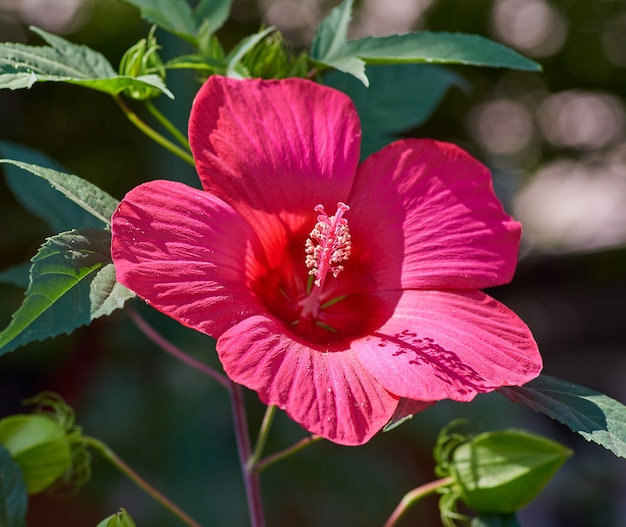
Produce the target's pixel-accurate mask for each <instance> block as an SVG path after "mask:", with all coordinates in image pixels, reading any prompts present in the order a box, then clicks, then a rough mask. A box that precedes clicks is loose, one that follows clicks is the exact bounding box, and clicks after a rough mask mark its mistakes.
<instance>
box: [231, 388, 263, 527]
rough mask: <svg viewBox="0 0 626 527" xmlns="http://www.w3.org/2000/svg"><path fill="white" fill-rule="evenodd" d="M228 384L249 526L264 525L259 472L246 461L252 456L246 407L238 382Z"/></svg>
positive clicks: (257, 526) (259, 526)
mask: <svg viewBox="0 0 626 527" xmlns="http://www.w3.org/2000/svg"><path fill="white" fill-rule="evenodd" d="M229 384H230V386H229V392H230V402H231V407H232V411H233V420H234V427H235V438H236V439H237V451H238V452H239V463H240V464H241V472H242V475H243V483H244V486H245V489H246V498H247V500H248V512H249V513H250V526H251V527H265V519H264V516H263V502H262V499H261V485H260V481H259V474H258V472H256V470H254V466H252V467H251V466H250V463H248V461H249V460H250V458H251V456H252V447H251V445H250V433H249V431H248V419H247V416H246V407H245V404H244V401H243V392H242V390H241V386H239V385H238V384H235V383H234V382H231V383H229Z"/></svg>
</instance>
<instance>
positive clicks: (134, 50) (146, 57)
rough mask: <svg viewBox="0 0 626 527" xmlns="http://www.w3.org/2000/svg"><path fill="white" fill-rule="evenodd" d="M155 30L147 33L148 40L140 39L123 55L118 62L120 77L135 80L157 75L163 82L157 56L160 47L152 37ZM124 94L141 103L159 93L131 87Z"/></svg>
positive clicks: (163, 73) (148, 88)
mask: <svg viewBox="0 0 626 527" xmlns="http://www.w3.org/2000/svg"><path fill="white" fill-rule="evenodd" d="M155 29H156V26H153V27H152V29H151V30H150V33H148V38H142V39H141V40H140V41H139V42H137V44H135V45H134V46H131V47H130V48H129V49H128V50H127V51H126V53H124V56H123V57H122V60H121V61H120V68H119V72H120V75H124V76H126V77H136V78H138V77H142V76H145V75H157V76H158V77H160V78H161V80H165V67H164V66H163V61H162V60H161V57H159V54H158V51H159V49H161V47H160V46H159V45H158V44H157V42H156V38H155V37H154V31H155ZM124 93H125V94H126V95H127V96H128V97H130V98H132V99H136V100H140V101H143V100H146V99H153V98H154V97H157V96H158V95H160V94H161V91H160V90H158V89H156V88H151V87H149V86H132V87H130V88H127V89H126V90H125V91H124Z"/></svg>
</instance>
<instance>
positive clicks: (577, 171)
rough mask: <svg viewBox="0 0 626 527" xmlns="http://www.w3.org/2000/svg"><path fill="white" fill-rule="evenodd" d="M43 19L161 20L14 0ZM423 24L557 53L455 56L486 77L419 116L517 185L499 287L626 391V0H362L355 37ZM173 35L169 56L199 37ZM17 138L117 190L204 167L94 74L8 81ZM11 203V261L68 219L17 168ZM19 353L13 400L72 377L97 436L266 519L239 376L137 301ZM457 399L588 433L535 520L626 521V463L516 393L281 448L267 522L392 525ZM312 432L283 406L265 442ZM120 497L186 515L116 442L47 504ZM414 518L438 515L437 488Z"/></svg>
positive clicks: (279, 11) (203, 518)
mask: <svg viewBox="0 0 626 527" xmlns="http://www.w3.org/2000/svg"><path fill="white" fill-rule="evenodd" d="M336 3H337V2H330V1H318V0H259V1H257V0H235V2H234V7H233V13H232V19H231V21H230V22H229V23H228V24H227V25H226V26H225V27H224V28H223V29H222V30H220V32H219V37H220V39H221V40H222V42H223V43H224V45H225V46H226V47H230V46H232V45H233V44H234V43H235V42H237V41H238V40H240V39H241V38H242V37H243V36H245V35H247V34H250V33H252V32H254V31H256V30H257V29H258V27H259V25H260V23H261V21H265V22H267V23H268V24H274V25H276V26H278V27H279V28H280V29H281V31H282V32H283V34H284V35H285V36H286V38H288V39H289V40H290V42H291V43H292V44H293V46H294V47H295V48H296V49H298V48H301V47H306V45H307V43H308V42H309V41H310V39H311V37H312V34H313V32H314V28H315V26H316V25H317V23H318V22H319V21H320V20H321V19H322V18H323V17H324V16H325V15H326V14H327V13H328V11H329V9H331V8H332V7H333V6H334V5H336ZM30 24H33V25H37V26H40V27H43V28H44V29H47V30H48V31H52V32H56V33H60V34H62V35H64V36H65V37H66V38H68V39H70V40H72V41H74V42H80V43H84V44H86V45H88V46H90V47H92V48H94V49H96V50H98V51H101V52H102V53H103V54H104V55H105V56H106V57H107V58H108V59H109V60H110V61H111V62H112V63H113V64H115V65H117V64H118V63H119V60H120V58H121V56H122V54H123V52H124V51H125V50H126V49H127V48H128V47H129V46H131V45H132V44H134V43H135V42H136V41H137V40H139V39H140V38H143V37H145V36H146V34H147V32H148V29H149V27H148V25H147V24H145V23H144V22H142V21H141V20H140V18H139V16H138V13H137V10H136V9H134V8H132V7H129V6H127V5H125V4H123V3H121V2H119V1H117V0H65V1H60V0H0V40H1V41H19V42H28V43H36V42H37V41H36V40H35V39H34V38H33V35H32V34H31V33H29V32H28V30H27V26H28V25H30ZM421 29H429V30H435V31H462V32H467V33H475V34H480V35H484V36H487V37H489V38H492V39H494V40H497V41H499V42H502V43H504V44H506V45H508V46H510V47H512V48H514V49H516V50H518V51H520V52H521V53H523V54H525V55H526V56H528V57H530V58H533V59H534V60H536V61H538V62H539V63H541V64H542V66H543V70H544V71H543V72H542V73H523V72H510V71H503V70H495V69H478V68H469V67H454V68H452V69H453V70H454V71H455V72H456V73H458V74H460V75H462V76H463V77H464V78H465V79H466V80H467V81H468V85H469V86H471V88H470V89H469V90H460V89H457V88H454V89H452V90H451V91H450V92H449V93H448V95H447V96H446V97H445V99H444V100H443V102H442V104H441V105H440V107H439V108H438V109H437V111H436V112H435V114H434V115H433V116H432V117H431V119H430V120H429V121H428V123H427V124H426V125H424V126H422V127H421V128H419V129H416V130H407V131H406V134H407V135H412V136H417V137H433V138H436V139H441V140H446V141H453V142H455V143H457V144H459V145H461V146H463V147H464V148H466V149H467V150H468V151H470V152H471V153H472V154H473V155H475V156H476V157H478V158H479V159H481V160H482V161H483V162H485V163H486V164H487V165H489V166H490V168H491V169H492V171H493V173H494V179H495V184H496V188H497V191H498V193H499V195H500V197H501V198H502V200H503V201H504V202H505V204H506V206H507V208H508V209H509V211H510V212H511V213H513V214H514V215H515V216H516V218H517V219H519V220H521V221H522V222H523V224H524V244H523V249H522V254H521V257H520V264H519V268H518V273H517V276H516V278H515V279H514V281H513V283H512V284H511V285H509V286H505V287H501V288H498V289H496V290H493V291H490V293H491V294H493V295H494V296H496V297H497V298H499V299H501V300H502V301H504V302H505V303H506V304H507V305H509V306H510V307H512V308H513V309H514V310H516V311H517V312H518V313H519V314H520V316H521V317H522V318H523V319H524V320H525V321H526V322H527V323H528V324H529V326H530V327H531V329H532V330H533V332H534V334H535V336H536V339H537V341H538V342H539V345H540V347H541V350H542V353H543V356H544V360H545V369H544V371H545V372H546V373H547V374H549V375H553V376H556V377H560V378H563V379H566V380H570V381H573V382H576V383H579V384H583V385H585V386H588V387H591V388H594V389H597V390H599V391H602V392H605V393H607V394H609V395H611V396H613V397H615V398H617V399H619V400H620V401H623V402H626V382H624V378H625V377H626V357H625V355H624V349H625V347H626V320H625V318H626V315H625V314H626V309H624V301H625V300H626V250H625V249H624V247H625V244H626V134H625V131H624V124H625V123H626V110H625V106H624V93H625V90H626V70H625V68H626V1H624V0H553V1H547V0H369V1H366V0H363V1H362V2H360V3H357V11H356V13H355V20H354V22H353V25H352V32H353V34H352V36H354V37H356V36H362V35H385V34H391V33H398V32H406V31H411V30H421ZM157 36H158V38H159V41H160V42H161V43H162V44H163V45H164V47H165V50H166V58H167V53H172V54H174V53H181V52H184V51H185V49H184V47H181V46H182V45H181V44H180V42H179V41H177V40H176V39H174V38H171V37H169V36H168V35H166V34H164V33H162V32H161V33H157ZM168 85H170V86H171V88H172V91H174V93H176V95H177V99H176V101H175V102H171V101H168V100H161V99H159V101H158V103H159V106H160V108H161V110H162V111H163V112H164V113H166V114H167V115H168V116H169V117H170V118H171V119H172V120H174V121H175V122H176V124H177V125H178V126H179V127H180V128H181V129H183V130H184V129H185V128H186V119H187V116H188V113H189V108H190V104H191V100H192V97H193V94H194V90H195V89H197V84H196V83H195V81H194V78H193V75H191V74H188V73H183V72H176V73H170V74H168ZM419 96H420V94H419V93H416V94H415V97H419ZM0 140H8V141H13V142H16V143H19V144H23V145H26V146H29V147H31V148H35V149H39V150H41V151H43V152H45V153H47V154H48V155H50V156H51V157H52V158H54V159H56V160H57V161H58V162H60V163H61V164H62V165H63V166H65V167H66V168H67V169H68V171H70V172H72V173H75V174H78V175H80V176H82V177H83V178H86V179H88V180H90V181H92V182H94V183H96V184H97V185H99V186H100V187H101V188H103V189H104V190H106V191H107V192H109V193H110V194H112V195H113V196H115V197H117V198H121V197H122V196H123V195H124V193H125V192H126V191H128V190H129V189H130V188H132V187H134V186H135V185H137V184H138V183H140V182H143V181H147V180H151V179H156V178H168V179H180V180H184V181H186V182H188V183H190V184H197V183H196V181H195V175H194V174H193V171H192V170H190V169H189V167H187V166H186V165H185V164H184V163H183V162H181V161H179V160H177V159H176V158H174V157H173V156H170V155H169V154H166V153H163V151H161V150H160V149H159V148H157V147H155V146H154V145H152V144H151V143H150V141H149V140H148V139H147V138H145V137H144V136H143V135H142V134H141V133H140V132H138V131H137V130H136V129H135V128H134V127H133V126H132V125H131V124H130V123H129V122H128V121H127V120H126V119H125V118H124V116H123V115H122V114H121V112H120V111H119V110H118V108H117V106H116V105H115V103H114V102H113V101H112V100H111V99H110V98H108V97H107V96H105V95H102V94H100V93H97V92H94V91H90V90H86V89H81V88H79V87H75V86H69V85H62V84H55V83H47V84H38V85H35V86H34V87H33V88H32V89H30V90H28V91H18V92H10V91H7V90H3V91H0ZM0 222H1V223H0V227H1V229H2V236H0V270H1V269H4V268H7V267H10V266H12V265H16V264H19V263H22V262H24V261H26V260H28V259H29V258H30V257H32V256H33V255H34V254H35V252H36V250H37V248H38V247H39V245H40V244H41V243H42V241H43V240H44V238H45V237H46V236H49V235H51V234H53V233H51V232H49V231H47V229H46V226H45V224H44V223H43V222H41V221H39V220H38V219H36V218H34V217H33V216H31V215H29V214H28V213H26V212H25V211H23V210H22V209H21V208H20V206H19V205H18V204H17V203H16V201H15V200H14V199H13V198H12V196H11V194H10V192H9V191H8V189H7V188H6V186H5V184H4V181H3V179H1V178H0ZM0 295H2V299H3V301H2V302H1V303H0V326H3V327H4V326H5V325H6V324H8V321H9V320H10V316H11V313H12V312H13V311H14V310H15V309H16V308H17V307H18V306H19V304H20V302H21V298H22V291H21V290H19V289H18V288H16V287H13V286H10V285H2V284H0ZM137 307H138V309H140V310H141V311H142V312H143V313H144V315H145V316H146V317H147V318H148V319H149V320H150V321H151V322H152V323H154V324H155V326H156V327H158V328H159V330H160V331H162V332H163V333H164V334H165V335H166V336H167V337H168V338H169V339H171V340H172V341H173V342H175V343H176V344H177V345H179V346H180V347H182V348H184V349H185V350H189V352H190V353H191V354H192V355H194V356H195V357H198V358H200V359H202V360H204V361H206V362H208V363H211V364H214V365H215V366H216V367H218V368H219V365H218V364H217V361H216V358H215V354H214V351H213V343H212V341H211V340H210V339H209V338H208V337H204V336H202V335H199V334H196V333H194V332H193V331H190V330H186V329H183V328H181V327H180V326H178V325H177V324H175V323H173V322H171V321H170V320H168V319H167V318H165V317H163V316H161V315H159V314H156V313H154V312H151V311H150V310H149V309H147V308H145V307H144V306H141V305H139V303H137ZM0 360H1V362H0V390H1V392H0V393H1V394H2V397H1V399H0V416H3V415H8V414H10V413H16V412H21V411H23V409H22V407H21V406H20V401H21V400H22V399H24V398H26V397H29V396H31V395H33V394H35V393H37V392H39V391H41V390H54V391H57V392H59V393H60V394H62V395H63V396H64V397H65V398H66V399H67V400H68V402H69V403H70V404H72V405H73V406H74V407H75V409H76V411H77V415H78V422H79V423H80V424H82V426H83V427H84V430H85V432H86V433H87V434H89V435H93V436H96V437H99V438H101V439H103V440H104V441H105V442H106V443H108V444H109V446H110V447H111V448H112V449H113V450H115V451H116V452H118V453H119V454H120V455H121V456H122V457H123V458H124V459H126V460H127V461H128V462H129V463H130V464H131V465H132V466H133V467H135V468H136V469H137V470H138V471H139V472H140V473H141V474H142V475H144V476H145V477H146V478H147V479H148V480H150V481H151V482H153V483H154V484H155V485H156V486H157V487H158V488H160V489H162V490H164V491H165V492H166V493H167V494H168V495H169V496H170V497H171V498H172V499H173V500H174V501H175V502H177V503H179V504H180V505H181V506H182V507H183V508H184V509H186V510H188V511H189V512H190V513H191V514H192V515H193V516H194V517H196V518H197V519H198V520H199V521H200V522H201V523H202V524H203V525H206V526H215V527H220V526H233V525H235V526H238V525H246V524H247V512H246V507H245V500H244V494H243V485H242V483H241V477H240V472H239V466H238V462H237V457H236V452H235V450H234V438H233V434H232V423H231V417H230V408H229V402H228V397H227V394H226V393H224V390H223V389H221V388H220V387H219V386H217V385H216V384H215V383H214V382H212V381H210V380H208V379H207V378H205V377H203V376H202V375H201V374H200V373H197V372H195V371H193V370H190V369H189V368H187V367H186V366H184V365H182V364H179V363H177V362H176V361H174V359H172V358H170V357H169V356H166V355H165V354H164V353H163V352H162V351H160V350H159V349H158V348H156V347H155V346H154V345H153V344H152V343H150V342H148V341H147V340H146V339H145V338H144V337H143V336H142V335H141V334H140V333H139V331H138V330H137V329H136V328H135V327H134V326H133V324H132V323H131V322H130V321H129V320H128V319H127V318H126V316H125V315H124V313H123V312H120V313H115V314H114V315H113V316H111V317H110V318H108V319H101V320H98V321H96V323H94V324H92V325H91V326H90V327H87V328H83V329H81V330H78V331H76V332H75V333H73V334H72V335H71V336H67V337H65V336H64V337H61V338H57V339H55V340H52V341H47V342H42V343H36V344H33V345H30V346H28V347H26V348H24V349H20V350H18V351H16V352H14V353H11V354H9V355H7V356H4V357H2V359H0ZM247 401H248V406H249V409H250V414H251V420H252V424H251V429H252V431H253V433H256V430H257V429H258V425H259V423H260V419H261V417H262V413H263V408H261V406H260V405H259V403H258V400H257V398H256V395H255V394H253V393H250V394H248V397H247ZM458 417H467V418H470V419H471V420H472V421H473V422H474V423H475V424H476V425H477V426H478V427H481V429H489V428H498V427H508V426H518V427H521V426H523V427H528V428H529V429H531V430H534V431H536V432H539V433H543V434H546V435H548V436H550V437H553V438H555V439H557V440H559V441H562V442H564V443H566V444H568V445H570V446H571V447H572V448H573V449H574V450H575V457H574V459H572V460H571V461H569V462H568V463H566V465H565V466H564V468H563V469H562V470H561V471H560V472H559V474H558V475H557V477H556V479H555V480H554V481H553V483H552V484H551V485H550V486H549V487H548V488H547V489H546V491H544V493H543V494H542V495H541V496H540V497H539V498H538V499H537V500H536V501H535V502H534V503H533V504H531V505H530V506H529V507H527V508H526V509H525V510H523V511H522V512H521V513H520V520H521V522H522V524H523V525H527V526H532V527H548V526H550V527H554V526H557V527H559V526H567V527H579V526H580V527H583V526H584V527H594V526H602V527H606V526H620V525H626V493H625V492H626V462H625V461H624V460H619V459H617V458H615V457H613V456H612V455H611V454H609V453H608V452H606V451H604V450H603V449H602V448H600V447H597V446H595V445H589V444H587V443H586V442H585V441H584V440H582V439H581V438H579V437H576V436H574V435H573V434H571V433H569V431H568V430H567V429H565V428H564V427H562V426H561V425H558V424H556V423H553V422H551V421H550V420H549V419H548V418H546V417H543V416H538V415H535V414H533V413H532V412H531V411H530V410H528V409H526V408H525V407H522V406H517V405H512V404H510V403H509V402H508V401H507V400H505V399H504V398H503V397H501V396H499V395H497V394H492V395H488V396H481V397H479V398H478V399H477V400H476V402H475V403H472V404H467V405H460V404H452V403H441V404H438V405H436V406H435V407H433V408H430V409H428V410H427V411H426V412H424V413H423V414H421V415H418V416H416V417H415V418H414V419H413V420H412V421H410V422H409V423H407V424H405V425H403V426H401V427H399V428H397V429H396V430H394V431H392V432H389V433H387V434H384V435H379V436H378V437H376V438H375V439H374V440H373V441H372V442H371V443H369V444H368V445H366V446H364V447H360V448H353V449H349V448H344V447H339V446H335V445H332V444H321V443H320V444H316V445H314V446H311V447H309V448H308V449H307V450H305V451H303V452H301V453H299V454H297V455H296V456H294V457H293V458H291V459H290V460H288V461H285V462H282V463H280V464H278V465H276V466H273V467H271V468H269V469H268V470H267V471H266V472H264V473H263V475H262V484H263V492H264V497H265V501H266V515H267V519H268V524H269V525H271V526H285V527H287V526H302V527H309V526H310V527H314V526H315V527H318V526H328V525H331V526H335V525H336V526H346V527H350V526H355V527H356V526H370V525H371V526H377V525H381V524H382V523H383V522H384V520H385V519H386V518H387V517H388V515H389V514H390V513H391V511H392V510H393V508H394V507H395V506H396V504H397V502H398V501H399V499H400V498H401V496H402V495H403V494H404V493H405V492H407V491H408V490H410V489H411V488H414V487H416V486H418V485H420V484H422V483H425V482H427V481H429V480H431V479H434V475H433V473H432V456H431V449H432V447H433V446H434V440H435V437H436V435H437V432H438V430H439V429H440V428H441V426H443V425H445V424H446V423H447V422H448V421H450V420H451V419H454V418H458ZM304 435H305V433H304V432H303V431H302V430H301V429H300V428H299V427H298V426H297V425H295V424H293V423H291V422H290V421H289V420H288V419H287V418H286V417H285V416H284V415H282V414H281V415H279V417H278V418H277V420H276V423H275V427H274V429H273V433H272V435H271V438H270V443H269V445H268V449H267V451H268V452H272V451H275V450H279V449H281V448H284V447H286V446H288V445H290V444H292V443H294V442H295V441H297V440H298V439H300V438H301V437H304ZM119 507H124V508H126V509H127V510H129V512H130V513H131V514H132V515H133V517H134V518H135V520H136V521H137V525H138V526H139V527H159V526H174V525H176V522H175V521H174V520H173V519H172V518H171V517H170V516H169V515H168V513H167V512H163V511H162V510H161V509H160V508H159V507H158V506H157V505H155V504H154V503H152V502H151V501H150V500H149V499H148V498H147V497H146V496H145V495H144V494H143V493H142V491H141V490H139V489H137V488H135V487H133V485H132V484H131V483H129V482H127V481H126V480H125V479H124V478H123V477H122V476H121V475H118V474H117V473H116V472H115V471H114V470H113V469H112V468H110V467H109V466H107V465H106V464H105V463H104V462H102V461H101V460H99V459H97V458H96V459H95V461H94V476H93V478H92V481H91V482H90V483H89V484H88V485H87V486H86V487H85V488H84V489H83V490H82V491H81V492H80V494H79V495H78V497H77V498H74V499H71V500H67V499H57V498H54V497H50V496H38V497H35V498H33V499H32V501H31V511H30V513H29V522H28V524H29V525H30V526H31V527H40V526H58V525H64V526H66V527H83V526H88V525H96V524H97V523H98V521H99V520H101V519H102V518H104V517H105V516H108V515H110V514H112V513H114V512H115V511H117V510H118V509H119ZM402 525H420V526H422V527H429V526H431V525H432V526H436V525H439V521H438V511H437V506H436V498H435V497H432V498H430V499H428V500H426V501H425V502H423V503H422V504H420V505H418V506H417V507H416V508H415V509H414V510H412V511H411V513H410V514H409V515H408V516H407V518H406V520H405V521H404V522H403V523H402Z"/></svg>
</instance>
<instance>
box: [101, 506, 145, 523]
mask: <svg viewBox="0 0 626 527" xmlns="http://www.w3.org/2000/svg"><path fill="white" fill-rule="evenodd" d="M96 527H137V526H136V525H135V522H134V521H133V519H132V518H131V517H130V514H128V512H126V510H125V509H120V512H118V513H117V514H113V516H109V517H108V518H105V519H104V520H102V521H101V522H100V523H99V524H98V525H96Z"/></svg>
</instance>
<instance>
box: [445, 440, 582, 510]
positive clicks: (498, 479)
mask: <svg viewBox="0 0 626 527" xmlns="http://www.w3.org/2000/svg"><path fill="white" fill-rule="evenodd" d="M571 455H572V452H571V450H569V449H568V448H566V447H564V446H563V445H561V444H559V443H556V442H555V441H551V440H549V439H545V438H543V437H539V436H536V435H533V434H530V433H528V432H525V431H523V430H502V431H497V432H486V433H484V434H480V435H478V436H476V437H474V438H472V439H471V440H469V441H468V442H466V443H463V444H461V445H459V446H458V447H456V449H455V450H454V452H453V454H452V459H451V461H450V464H449V469H450V475H451V476H452V477H453V478H454V480H455V483H456V485H458V487H459V489H460V495H461V499H462V500H463V501H464V502H465V503H466V504H467V505H468V506H469V507H471V508H472V509H474V510H476V511H478V512H492V513H512V512H514V511H516V510H518V509H520V508H521V507H523V506H525V505H527V504H528V503H529V502H530V501H531V500H532V499H533V498H534V497H535V496H536V495H537V494H538V493H539V492H540V491H541V490H542V489H543V487H544V486H545V485H546V484H547V483H548V481H550V479H551V478H552V476H553V475H554V474H555V473H556V471H557V470H558V469H559V467H560V466H561V465H562V464H563V462H565V460H566V459H567V458H568V457H570V456H571Z"/></svg>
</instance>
